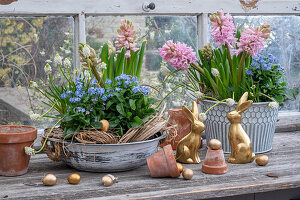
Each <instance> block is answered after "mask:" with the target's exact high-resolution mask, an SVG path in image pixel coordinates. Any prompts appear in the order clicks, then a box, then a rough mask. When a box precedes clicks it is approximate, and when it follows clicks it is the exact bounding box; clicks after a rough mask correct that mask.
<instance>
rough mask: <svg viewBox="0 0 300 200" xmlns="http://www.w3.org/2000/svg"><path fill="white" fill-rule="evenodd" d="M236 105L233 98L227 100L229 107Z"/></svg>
mask: <svg viewBox="0 0 300 200" xmlns="http://www.w3.org/2000/svg"><path fill="white" fill-rule="evenodd" d="M234 103H235V101H234V100H233V99H231V98H228V99H226V104H227V106H233V105H234Z"/></svg>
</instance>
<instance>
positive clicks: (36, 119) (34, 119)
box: [29, 113, 41, 121]
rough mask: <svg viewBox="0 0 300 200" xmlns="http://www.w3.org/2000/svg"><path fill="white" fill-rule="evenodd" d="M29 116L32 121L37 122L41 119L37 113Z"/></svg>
mask: <svg viewBox="0 0 300 200" xmlns="http://www.w3.org/2000/svg"><path fill="white" fill-rule="evenodd" d="M29 116H30V119H31V120H32V121H38V120H39V119H40V118H41V115H40V114H37V113H31V114H30V115H29Z"/></svg>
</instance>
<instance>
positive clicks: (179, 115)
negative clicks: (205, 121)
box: [160, 108, 202, 150]
mask: <svg viewBox="0 0 300 200" xmlns="http://www.w3.org/2000/svg"><path fill="white" fill-rule="evenodd" d="M168 114H169V116H170V118H169V122H170V124H171V125H175V124H176V125H177V127H176V130H177V136H176V137H175V139H174V140H173V141H172V140H171V136H172V133H173V132H172V130H170V134H169V136H168V137H167V138H166V141H165V142H164V143H163V144H162V145H160V146H161V147H163V146H166V145H168V144H171V145H172V148H173V150H176V148H177V145H178V142H179V141H180V140H181V139H182V138H184V137H185V136H186V135H187V134H189V133H190V132H191V122H190V120H188V118H187V117H186V116H185V115H184V114H183V111H182V108H171V109H169V111H168ZM201 147H202V139H201V145H200V148H201Z"/></svg>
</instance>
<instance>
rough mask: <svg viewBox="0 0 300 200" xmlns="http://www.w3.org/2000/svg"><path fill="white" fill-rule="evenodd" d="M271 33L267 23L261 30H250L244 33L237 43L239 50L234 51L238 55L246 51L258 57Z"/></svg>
mask: <svg viewBox="0 0 300 200" xmlns="http://www.w3.org/2000/svg"><path fill="white" fill-rule="evenodd" d="M270 32H271V30H270V25H269V24H267V23H264V24H263V25H261V26H260V27H259V28H256V29H254V28H249V29H247V30H246V31H245V32H242V33H241V37H240V41H239V42H237V46H238V49H236V50H234V51H235V54H236V55H238V54H240V53H241V52H243V51H245V52H247V53H248V54H250V55H251V56H252V57H256V56H257V54H258V53H259V52H260V51H261V50H263V49H264V43H263V41H264V39H267V38H268V37H269V35H270Z"/></svg>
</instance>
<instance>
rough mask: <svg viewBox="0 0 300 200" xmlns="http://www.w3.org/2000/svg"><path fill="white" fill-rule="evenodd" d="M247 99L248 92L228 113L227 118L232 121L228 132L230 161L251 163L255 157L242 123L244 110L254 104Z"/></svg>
mask: <svg viewBox="0 0 300 200" xmlns="http://www.w3.org/2000/svg"><path fill="white" fill-rule="evenodd" d="M247 99H248V92H245V93H244V94H243V96H242V97H241V99H240V100H239V102H238V105H237V107H236V109H235V110H233V111H231V112H229V113H228V114H227V118H228V120H229V121H230V123H231V125H230V128H229V134H228V139H229V142H230V146H231V154H230V157H229V159H228V162H229V163H236V164H237V163H238V164H242V163H249V162H252V161H253V160H254V159H255V154H254V153H252V144H251V141H250V138H249V136H248V135H247V133H246V132H245V131H244V129H243V127H242V125H241V121H242V112H244V111H245V110H247V109H248V108H249V107H250V106H251V105H252V101H251V100H248V101H247Z"/></svg>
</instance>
